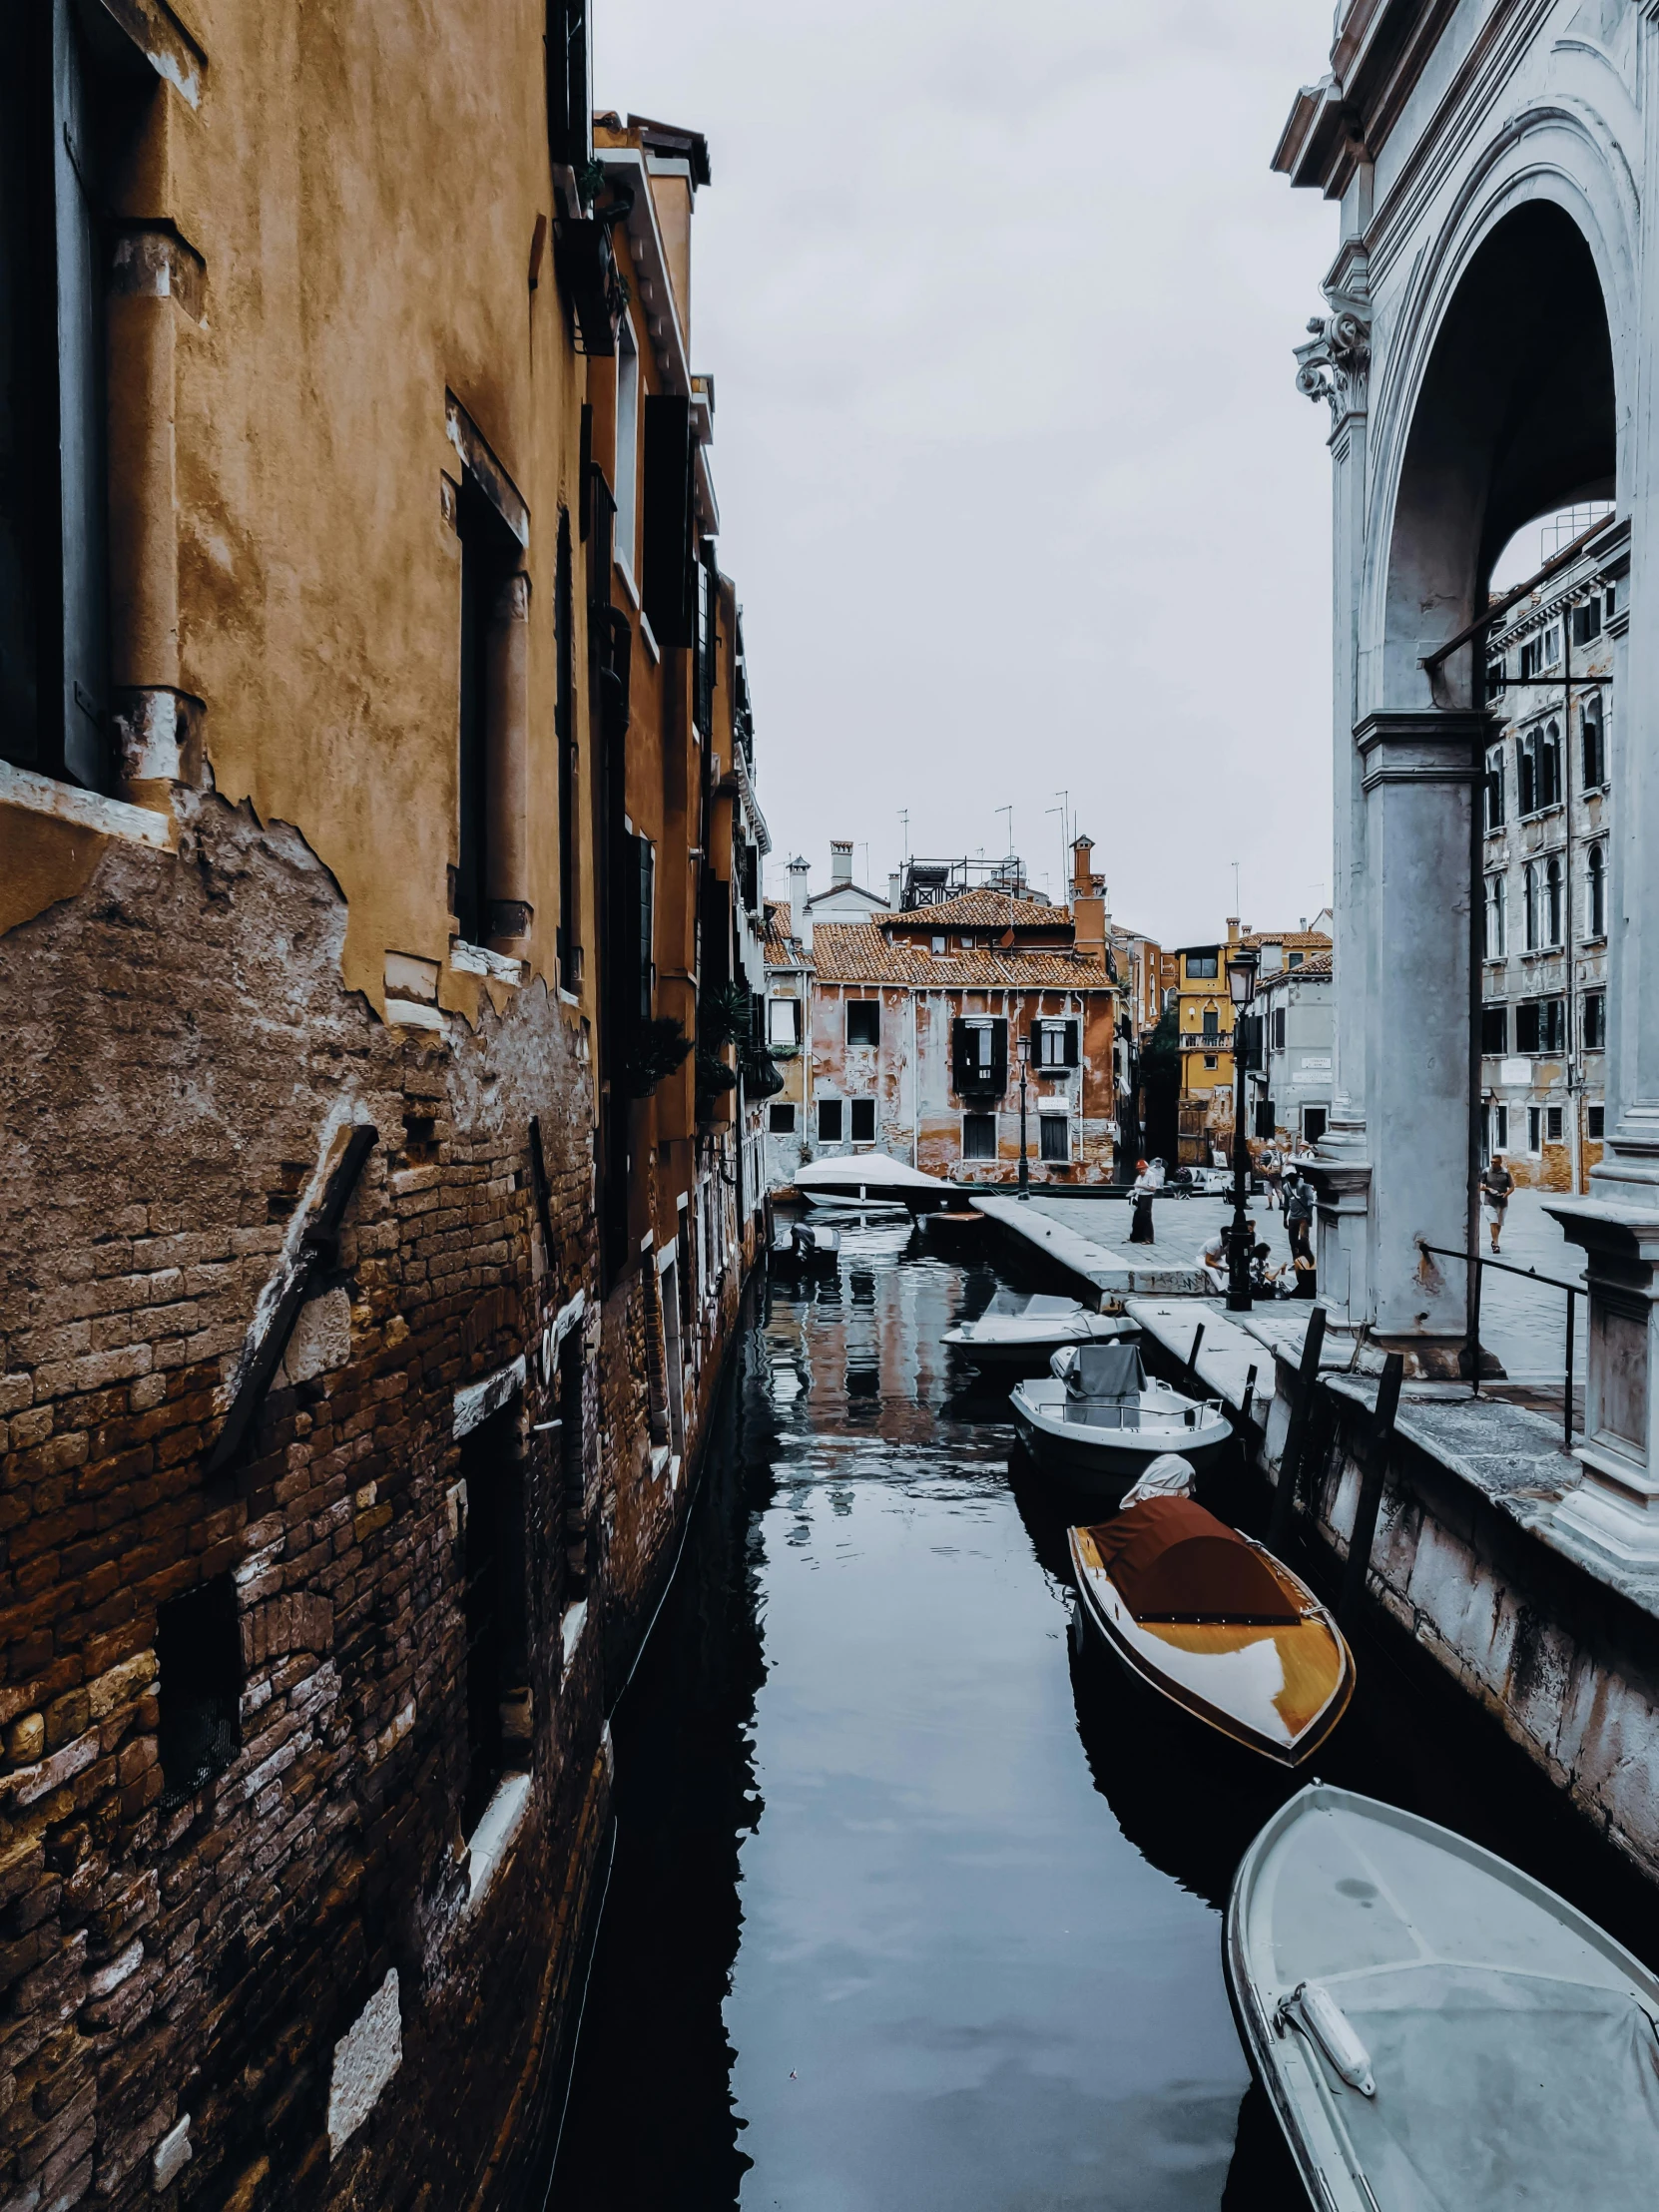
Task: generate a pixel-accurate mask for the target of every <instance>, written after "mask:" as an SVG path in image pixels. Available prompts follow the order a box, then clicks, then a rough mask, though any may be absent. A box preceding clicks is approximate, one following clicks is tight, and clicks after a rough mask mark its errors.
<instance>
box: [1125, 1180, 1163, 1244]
mask: <svg viewBox="0 0 1659 2212" xmlns="http://www.w3.org/2000/svg"><path fill="white" fill-rule="evenodd" d="M1135 1167H1136V1171H1137V1172H1136V1176H1135V1180H1134V1182H1133V1183H1132V1184H1131V1186H1130V1191H1129V1195H1130V1197H1131V1198H1132V1199H1133V1200H1134V1202H1135V1218H1134V1221H1133V1222H1132V1223H1131V1225H1130V1230H1129V1242H1130V1243H1131V1244H1152V1243H1154V1242H1155V1239H1154V1237H1153V1234H1152V1194H1153V1192H1154V1191H1156V1190H1157V1188H1158V1185H1157V1183H1156V1181H1155V1180H1154V1178H1153V1174H1152V1170H1151V1168H1150V1167H1148V1165H1147V1163H1146V1162H1145V1161H1144V1160H1137V1161H1136V1162H1135Z"/></svg>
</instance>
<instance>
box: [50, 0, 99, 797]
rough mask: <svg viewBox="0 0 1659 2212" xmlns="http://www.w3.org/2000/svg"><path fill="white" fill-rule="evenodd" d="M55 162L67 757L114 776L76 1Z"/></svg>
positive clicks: (55, 26) (67, 22)
mask: <svg viewBox="0 0 1659 2212" xmlns="http://www.w3.org/2000/svg"><path fill="white" fill-rule="evenodd" d="M52 122H53V132H52V161H53V187H54V190H53V199H54V203H55V207H54V224H55V238H54V244H55V246H56V249H57V313H58V472H59V475H58V481H59V498H60V514H61V526H62V540H61V542H62V548H63V763H64V769H65V771H66V773H67V774H69V775H70V776H72V777H74V778H75V780H76V782H77V783H80V784H85V785H87V786H89V787H90V788H92V789H95V790H96V789H98V788H100V787H101V786H102V785H103V784H104V783H105V782H106V780H107V770H106V766H105V759H106V746H105V738H104V729H105V717H106V712H107V708H108V688H109V632H108V616H107V611H106V576H107V570H108V561H107V557H106V553H105V498H104V309H103V271H102V266H101V257H100V254H99V250H98V218H97V213H96V210H95V208H94V206H93V200H92V167H91V165H92V159H93V153H94V145H93V139H92V135H91V128H90V114H89V103H88V100H87V94H86V83H85V78H84V75H83V72H82V65H81V52H80V44H79V39H78V36H77V33H76V30H75V25H74V22H73V20H72V11H71V7H70V0H53V8H52Z"/></svg>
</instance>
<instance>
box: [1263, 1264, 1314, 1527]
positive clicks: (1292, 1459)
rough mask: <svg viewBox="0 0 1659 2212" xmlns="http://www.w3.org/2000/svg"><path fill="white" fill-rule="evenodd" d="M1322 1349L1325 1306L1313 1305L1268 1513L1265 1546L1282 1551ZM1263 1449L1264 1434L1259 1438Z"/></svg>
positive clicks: (1289, 1520) (1299, 1470)
mask: <svg viewBox="0 0 1659 2212" xmlns="http://www.w3.org/2000/svg"><path fill="white" fill-rule="evenodd" d="M1324 1349H1325V1308H1324V1307H1323V1306H1316V1307H1315V1308H1314V1310H1313V1312H1312V1313H1311V1314H1310V1315H1309V1316H1308V1334H1307V1336H1306V1337H1304V1338H1303V1340H1302V1364H1301V1366H1300V1367H1299V1369H1298V1370H1297V1383H1296V1395H1295V1397H1294V1398H1292V1400H1291V1423H1290V1426H1289V1427H1288V1428H1287V1429H1286V1431H1285V1448H1284V1450H1283V1452H1281V1454H1280V1457H1279V1481H1278V1485H1277V1486H1276V1488H1275V1490H1274V1493H1273V1510H1272V1511H1271V1513H1270V1514H1269V1515H1268V1549H1269V1550H1270V1551H1282V1550H1283V1549H1284V1547H1285V1538H1286V1537H1287V1536H1288V1535H1289V1534H1290V1531H1291V1508H1292V1507H1293V1506H1294V1505H1295V1503H1296V1486H1297V1483H1298V1482H1299V1480H1300V1479H1301V1476H1302V1454H1303V1452H1304V1450H1305V1449H1306V1448H1307V1442H1308V1422H1309V1420H1310V1418H1311V1417H1312V1414H1313V1409H1314V1392H1315V1391H1316V1390H1317V1389H1318V1387H1319V1380H1320V1354H1321V1353H1322V1352H1323V1351H1324ZM1262 1448H1263V1451H1264V1453H1265V1452H1266V1450H1267V1438H1266V1437H1265V1436H1264V1437H1263V1439H1262Z"/></svg>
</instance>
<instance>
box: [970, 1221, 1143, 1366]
mask: <svg viewBox="0 0 1659 2212" xmlns="http://www.w3.org/2000/svg"><path fill="white" fill-rule="evenodd" d="M934 1219H935V1220H937V1219H938V1217H937V1216H936V1215H935V1217H934ZM1138 1335H1139V1331H1138V1329H1137V1327H1136V1325H1135V1323H1134V1322H1132V1321H1128V1320H1126V1319H1125V1318H1124V1317H1123V1316H1122V1315H1120V1314H1091V1313H1090V1312H1089V1311H1088V1309H1087V1308H1086V1307H1083V1306H1080V1305H1079V1304H1078V1303H1077V1301H1076V1299H1074V1298H1044V1297H1027V1296H1026V1294H1025V1293H1024V1292H1023V1291H998V1292H997V1294H996V1296H995V1297H994V1298H993V1299H992V1300H991V1302H990V1304H989V1306H987V1307H986V1309H985V1311H984V1312H983V1313H982V1314H981V1315H980V1316H979V1318H978V1319H977V1320H976V1321H961V1322H958V1323H957V1324H956V1326H955V1327H954V1328H953V1329H947V1330H946V1331H945V1333H944V1339H943V1342H944V1343H945V1344H946V1345H948V1347H949V1348H950V1350H951V1351H952V1352H955V1353H960V1354H961V1355H962V1357H963V1358H964V1359H968V1360H971V1361H972V1362H973V1363H974V1365H975V1366H976V1367H981V1368H988V1367H1019V1366H1025V1365H1033V1366H1035V1367H1037V1368H1038V1369H1041V1368H1043V1367H1046V1366H1047V1365H1048V1363H1049V1361H1050V1360H1051V1359H1052V1357H1053V1355H1054V1354H1055V1353H1056V1352H1060V1351H1063V1350H1064V1349H1065V1348H1066V1347H1067V1346H1068V1345H1083V1344H1111V1343H1113V1342H1115V1341H1117V1340H1119V1339H1121V1338H1126V1337H1134V1336H1138Z"/></svg>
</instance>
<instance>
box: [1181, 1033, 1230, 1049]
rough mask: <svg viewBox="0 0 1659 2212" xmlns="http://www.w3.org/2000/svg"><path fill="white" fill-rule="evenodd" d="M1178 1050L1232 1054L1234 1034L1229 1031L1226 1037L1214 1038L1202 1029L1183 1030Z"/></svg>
mask: <svg viewBox="0 0 1659 2212" xmlns="http://www.w3.org/2000/svg"><path fill="white" fill-rule="evenodd" d="M1176 1049H1177V1050H1178V1051H1180V1052H1231V1051H1232V1049H1233V1032H1232V1030H1231V1029H1229V1030H1228V1031H1227V1032H1226V1034H1225V1035H1224V1036H1219V1037H1212V1036H1210V1035H1209V1034H1208V1033H1207V1032H1206V1031H1204V1030H1202V1029H1183V1030H1182V1031H1181V1033H1180V1037H1179V1040H1178V1042H1177V1046H1176Z"/></svg>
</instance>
